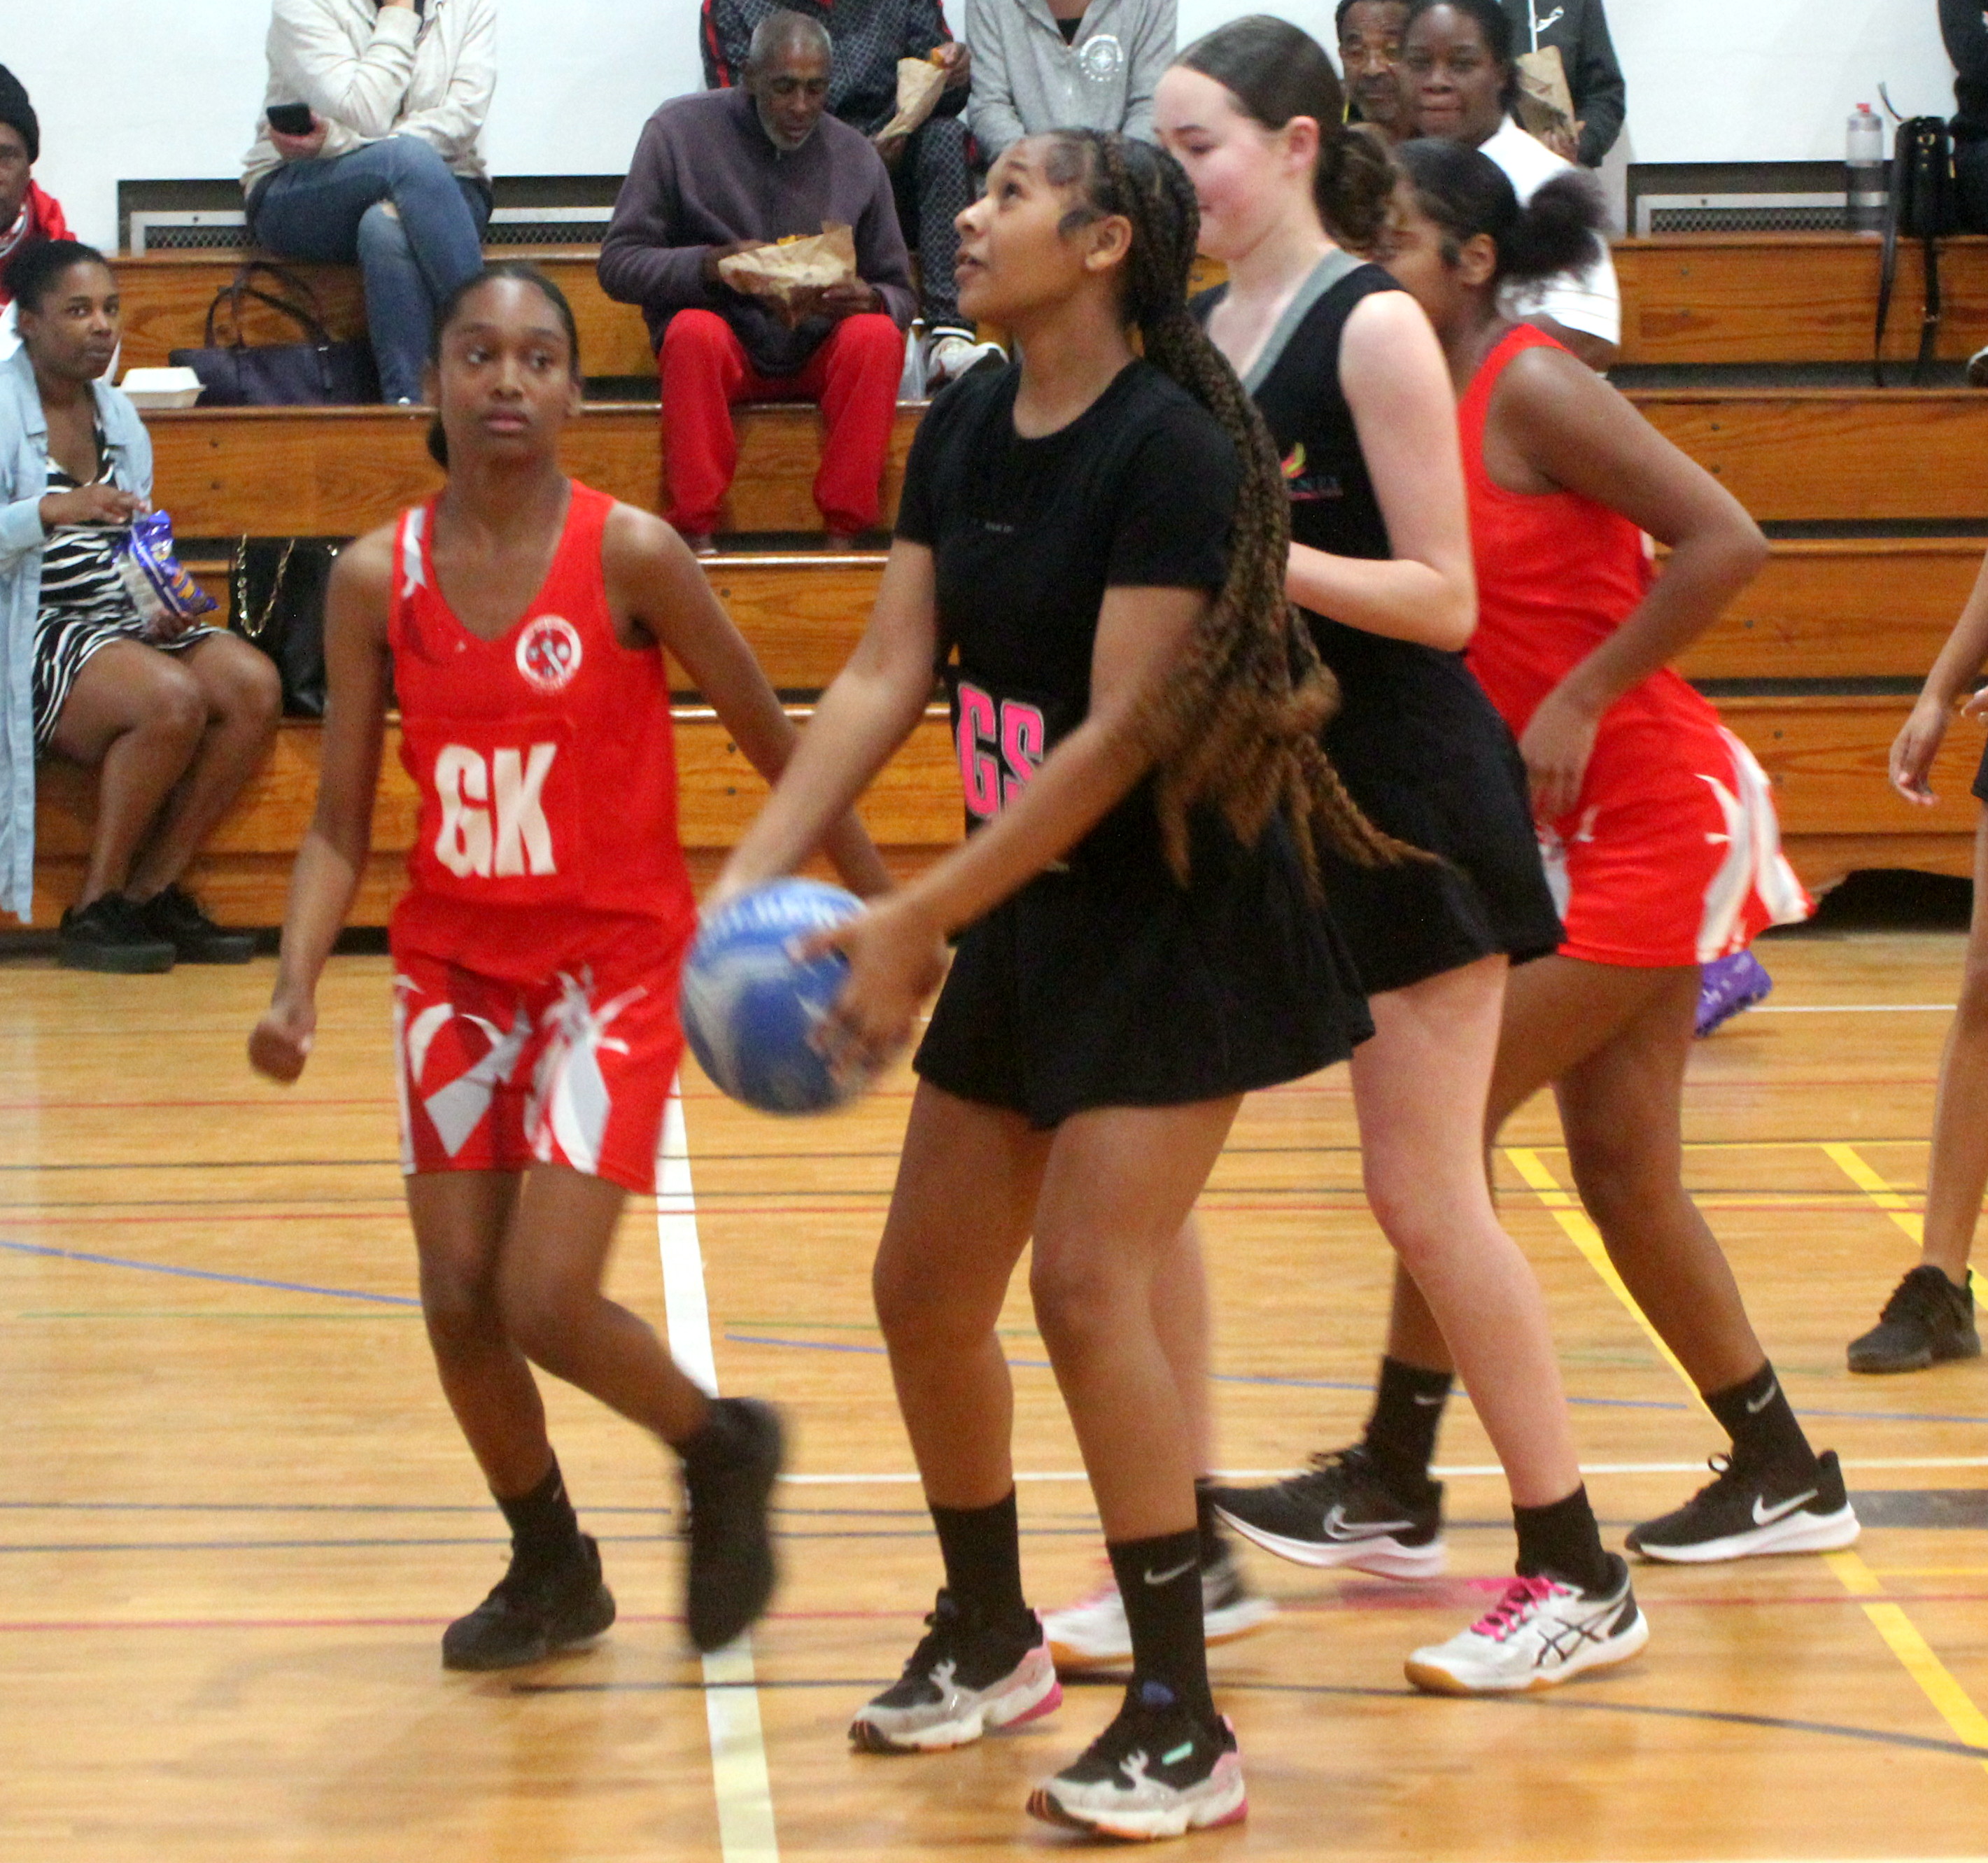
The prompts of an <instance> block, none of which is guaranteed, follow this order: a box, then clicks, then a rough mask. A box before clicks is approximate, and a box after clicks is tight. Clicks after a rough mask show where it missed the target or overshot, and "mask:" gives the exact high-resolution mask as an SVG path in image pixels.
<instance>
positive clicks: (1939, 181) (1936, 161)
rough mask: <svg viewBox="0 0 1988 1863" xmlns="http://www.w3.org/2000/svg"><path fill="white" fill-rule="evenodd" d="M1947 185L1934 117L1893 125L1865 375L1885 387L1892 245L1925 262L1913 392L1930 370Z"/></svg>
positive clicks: (1951, 207) (1952, 202) (1943, 142)
mask: <svg viewBox="0 0 1988 1863" xmlns="http://www.w3.org/2000/svg"><path fill="white" fill-rule="evenodd" d="M1959 225H1960V213H1959V200H1958V198H1957V196H1956V191H1955V188H1954V184H1953V144H1952V140H1950V139H1949V136H1948V134H1947V129H1946V121H1945V120H1944V119H1943V118H1942V117H1909V118H1907V119H1906V120H1905V121H1904V122H1902V123H1900V124H1899V125H1898V135H1897V139H1896V140H1895V143H1894V144H1893V147H1892V176H1891V193H1890V195H1889V197H1888V199H1887V200H1886V201H1885V248H1884V259H1883V262H1882V264H1881V266H1880V268H1879V270H1878V329H1877V334H1876V336H1875V340H1874V343H1873V350H1872V355H1871V374H1872V375H1873V377H1875V379H1876V381H1877V384H1878V387H1884V386H1885V323H1886V322H1887V321H1888V319H1889V317H1890V316H1891V311H1892V287H1893V286H1894V285H1895V282H1896V281H1897V276H1898V242H1899V241H1900V240H1901V239H1916V240H1918V241H1919V243H1920V246H1921V249H1922V251H1923V252H1924V254H1925V311H1924V313H1923V315H1922V317H1921V319H1920V323H1919V356H1918V358H1917V360H1915V361H1914V363H1913V364H1912V383H1913V385H1914V386H1915V387H1916V386H1917V385H1918V384H1919V382H1920V381H1922V380H1923V379H1924V378H1925V372H1926V370H1927V369H1928V368H1929V367H1931V366H1932V359H1933V348H1934V346H1935V344H1936V343H1937V342H1938V341H1939V320H1940V310H1941V306H1940V296H1939V242H1940V241H1941V240H1942V239H1944V238H1946V236H1947V235H1949V233H1952V232H1957V231H1958V230H1959Z"/></svg>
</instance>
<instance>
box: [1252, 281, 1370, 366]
mask: <svg viewBox="0 0 1988 1863" xmlns="http://www.w3.org/2000/svg"><path fill="white" fill-rule="evenodd" d="M1364 264H1366V260H1365V259H1355V258H1354V256H1353V255H1352V254H1351V252H1341V250H1340V249H1338V247H1337V246H1334V248H1333V249H1332V250H1331V251H1330V252H1328V253H1327V254H1326V255H1325V256H1324V258H1323V259H1320V261H1319V262H1318V263H1317V265H1314V266H1313V267H1312V269H1311V276H1310V277H1309V278H1308V279H1306V280H1305V282H1303V284H1302V285H1300V286H1299V287H1298V288H1297V292H1296V294H1295V295H1294V296H1293V297H1292V299H1291V301H1290V303H1288V304H1287V305H1286V306H1284V314H1283V316H1281V317H1280V318H1279V319H1278V320H1277V327H1276V329H1275V330H1272V331H1271V333H1270V340H1268V341H1267V342H1266V343H1265V344H1264V345H1263V348H1262V349H1261V350H1259V351H1258V352H1257V354H1256V360H1255V361H1254V362H1253V363H1250V365H1249V374H1247V375H1246V376H1244V377H1243V378H1242V386H1243V387H1246V389H1248V390H1249V392H1250V393H1251V394H1255V393H1256V391H1257V390H1258V389H1259V388H1260V387H1263V384H1264V383H1265V382H1266V381H1267V380H1269V379H1270V371H1271V370H1273V369H1274V368H1275V367H1276V366H1277V360H1278V358H1279V357H1281V356H1282V355H1283V353H1284V350H1285V349H1286V347H1287V346H1288V345H1289V343H1290V340H1291V339H1292V337H1293V336H1296V335H1297V333H1298V326H1300V324H1301V323H1303V322H1304V320H1305V319H1306V318H1307V317H1308V316H1310V315H1311V313H1312V306H1313V305H1315V304H1316V303H1317V302H1318V301H1319V299H1320V298H1322V297H1324V296H1325V294H1326V293H1327V292H1328V291H1330V289H1332V288H1333V286H1335V285H1337V284H1338V283H1339V282H1341V279H1347V278H1351V276H1353V274H1354V272H1357V271H1358V270H1359V269H1360V268H1361V266H1362V265H1364Z"/></svg>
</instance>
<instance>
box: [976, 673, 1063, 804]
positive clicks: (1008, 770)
mask: <svg viewBox="0 0 1988 1863" xmlns="http://www.w3.org/2000/svg"><path fill="white" fill-rule="evenodd" d="M953 742H954V744H955V747H956V748H957V749H958V753H959V787H960V793H961V794H962V796H964V797H965V800H966V813H967V814H968V815H969V817H972V820H975V821H982V822H984V821H992V820H993V819H994V817H996V816H997V815H998V814H999V813H1001V810H1002V808H1003V806H1006V804H1007V803H1011V802H1013V800H1015V798H1016V796H1018V795H1019V793H1021V791H1022V790H1023V789H1024V788H1025V787H1026V786H1027V784H1028V782H1029V779H1030V778H1031V777H1032V776H1034V775H1035V773H1036V770H1037V769H1039V768H1040V766H1041V764H1042V761H1043V758H1044V757H1045V756H1046V755H1047V754H1048V752H1049V728H1048V725H1047V723H1046V721H1045V719H1044V718H1043V708H1042V707H1041V706H1040V705H1035V704H1033V703H1031V702H1029V700H1027V699H1024V698H1002V699H996V698H995V696H994V695H993V694H992V693H991V692H989V691H986V689H985V688H983V687H981V686H977V685H974V683H973V682H972V681H971V680H969V679H962V680H960V681H958V684H957V685H955V688H954V695H953Z"/></svg>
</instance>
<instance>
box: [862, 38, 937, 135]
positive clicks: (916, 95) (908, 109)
mask: <svg viewBox="0 0 1988 1863" xmlns="http://www.w3.org/2000/svg"><path fill="white" fill-rule="evenodd" d="M942 90H945V67H944V66H941V65H935V64H934V63H932V61H931V59H929V58H901V59H898V113H897V114H896V115H895V116H894V117H892V118H891V120H890V121H889V122H888V123H885V124H884V127H883V128H882V130H881V131H880V132H879V133H878V140H880V141H883V142H888V141H889V140H891V138H892V137H896V136H908V135H910V134H911V132H912V130H915V129H918V128H920V127H922V126H923V124H924V123H925V119H926V118H927V117H929V116H930V115H931V113H932V112H933V111H934V110H935V109H937V108H938V95H939V93H940V92H941V91H942Z"/></svg>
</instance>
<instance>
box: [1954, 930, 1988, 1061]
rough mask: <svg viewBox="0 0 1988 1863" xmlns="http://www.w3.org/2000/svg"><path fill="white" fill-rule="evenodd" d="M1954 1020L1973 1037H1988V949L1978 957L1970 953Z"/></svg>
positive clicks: (1978, 1038) (1963, 1031)
mask: <svg viewBox="0 0 1988 1863" xmlns="http://www.w3.org/2000/svg"><path fill="white" fill-rule="evenodd" d="M1954 1022H1955V1024H1956V1027H1957V1028H1958V1029H1959V1030H1960V1031H1961V1032H1962V1033H1965V1034H1966V1035H1968V1036H1971V1037H1973V1038H1975V1039H1976V1040H1980V1039H1983V1038H1988V949H1984V950H1983V952H1982V953H1981V955H1980V956H1979V957H1978V958H1977V957H1976V956H1975V955H1973V953H1972V952H1969V955H1968V959H1967V968H1966V970H1965V971H1964V972H1963V973H1962V975H1961V979H1960V999H1959V1002H1957V1003H1956V1004H1955V1005H1954Z"/></svg>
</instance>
